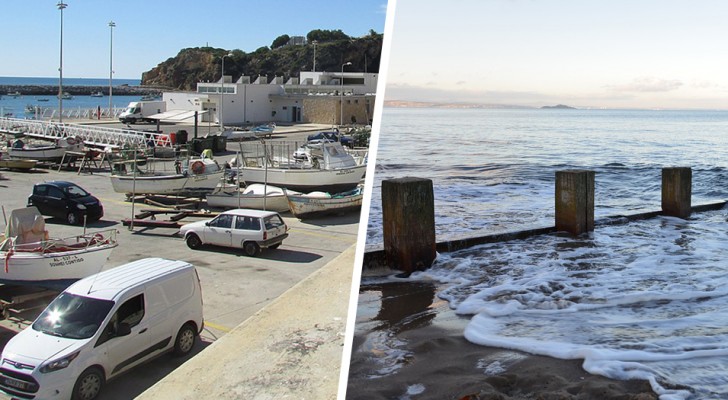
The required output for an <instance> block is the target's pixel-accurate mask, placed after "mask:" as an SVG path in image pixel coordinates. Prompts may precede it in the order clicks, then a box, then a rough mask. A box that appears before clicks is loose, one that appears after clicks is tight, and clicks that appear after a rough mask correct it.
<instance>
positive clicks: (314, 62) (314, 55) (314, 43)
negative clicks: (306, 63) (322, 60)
mask: <svg viewBox="0 0 728 400" xmlns="http://www.w3.org/2000/svg"><path fill="white" fill-rule="evenodd" d="M311 43H313V72H316V45H317V44H318V42H317V41H315V40H314V41H313V42H311Z"/></svg>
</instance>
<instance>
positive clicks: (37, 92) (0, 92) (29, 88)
mask: <svg viewBox="0 0 728 400" xmlns="http://www.w3.org/2000/svg"><path fill="white" fill-rule="evenodd" d="M164 90H168V88H161V87H150V86H129V85H119V86H114V87H113V94H114V95H118V96H136V95H139V96H146V95H153V96H155V95H161V94H162V91H164ZM63 92H65V93H68V94H70V95H73V96H90V95H92V94H96V93H99V92H101V93H103V94H104V96H108V94H109V87H108V86H80V85H69V86H66V85H64V86H63ZM57 94H58V85H0V96H7V95H10V96H13V95H20V96H55V95H57Z"/></svg>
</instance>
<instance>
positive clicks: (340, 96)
mask: <svg viewBox="0 0 728 400" xmlns="http://www.w3.org/2000/svg"><path fill="white" fill-rule="evenodd" d="M347 65H351V61H347V62H346V63H344V64H342V65H341V90H340V91H339V98H340V100H341V115H340V116H339V126H341V125H344V67H346V66H347Z"/></svg>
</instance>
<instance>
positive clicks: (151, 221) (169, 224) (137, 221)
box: [121, 209, 218, 229]
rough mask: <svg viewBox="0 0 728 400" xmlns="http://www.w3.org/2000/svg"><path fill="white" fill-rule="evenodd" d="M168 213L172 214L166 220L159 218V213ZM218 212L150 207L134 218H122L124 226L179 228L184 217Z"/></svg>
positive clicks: (208, 216)
mask: <svg viewBox="0 0 728 400" xmlns="http://www.w3.org/2000/svg"><path fill="white" fill-rule="evenodd" d="M160 214H162V215H168V214H172V216H170V217H169V218H167V219H165V220H158V219H157V215H160ZM217 214H218V213H216V212H209V211H198V210H184V209H182V210H176V209H166V210H160V209H149V210H141V212H140V213H139V214H136V215H134V218H133V219H129V218H125V219H122V220H121V223H122V224H123V225H124V226H142V227H146V228H173V229H179V228H180V227H182V225H183V224H180V223H179V221H181V220H182V219H184V218H187V217H199V218H213V217H215V216H216V215H217Z"/></svg>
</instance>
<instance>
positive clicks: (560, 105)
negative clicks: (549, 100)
mask: <svg viewBox="0 0 728 400" xmlns="http://www.w3.org/2000/svg"><path fill="white" fill-rule="evenodd" d="M541 108H542V109H559V110H576V108H575V107H571V106H566V105H563V104H557V105H555V106H543V107H541Z"/></svg>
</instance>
